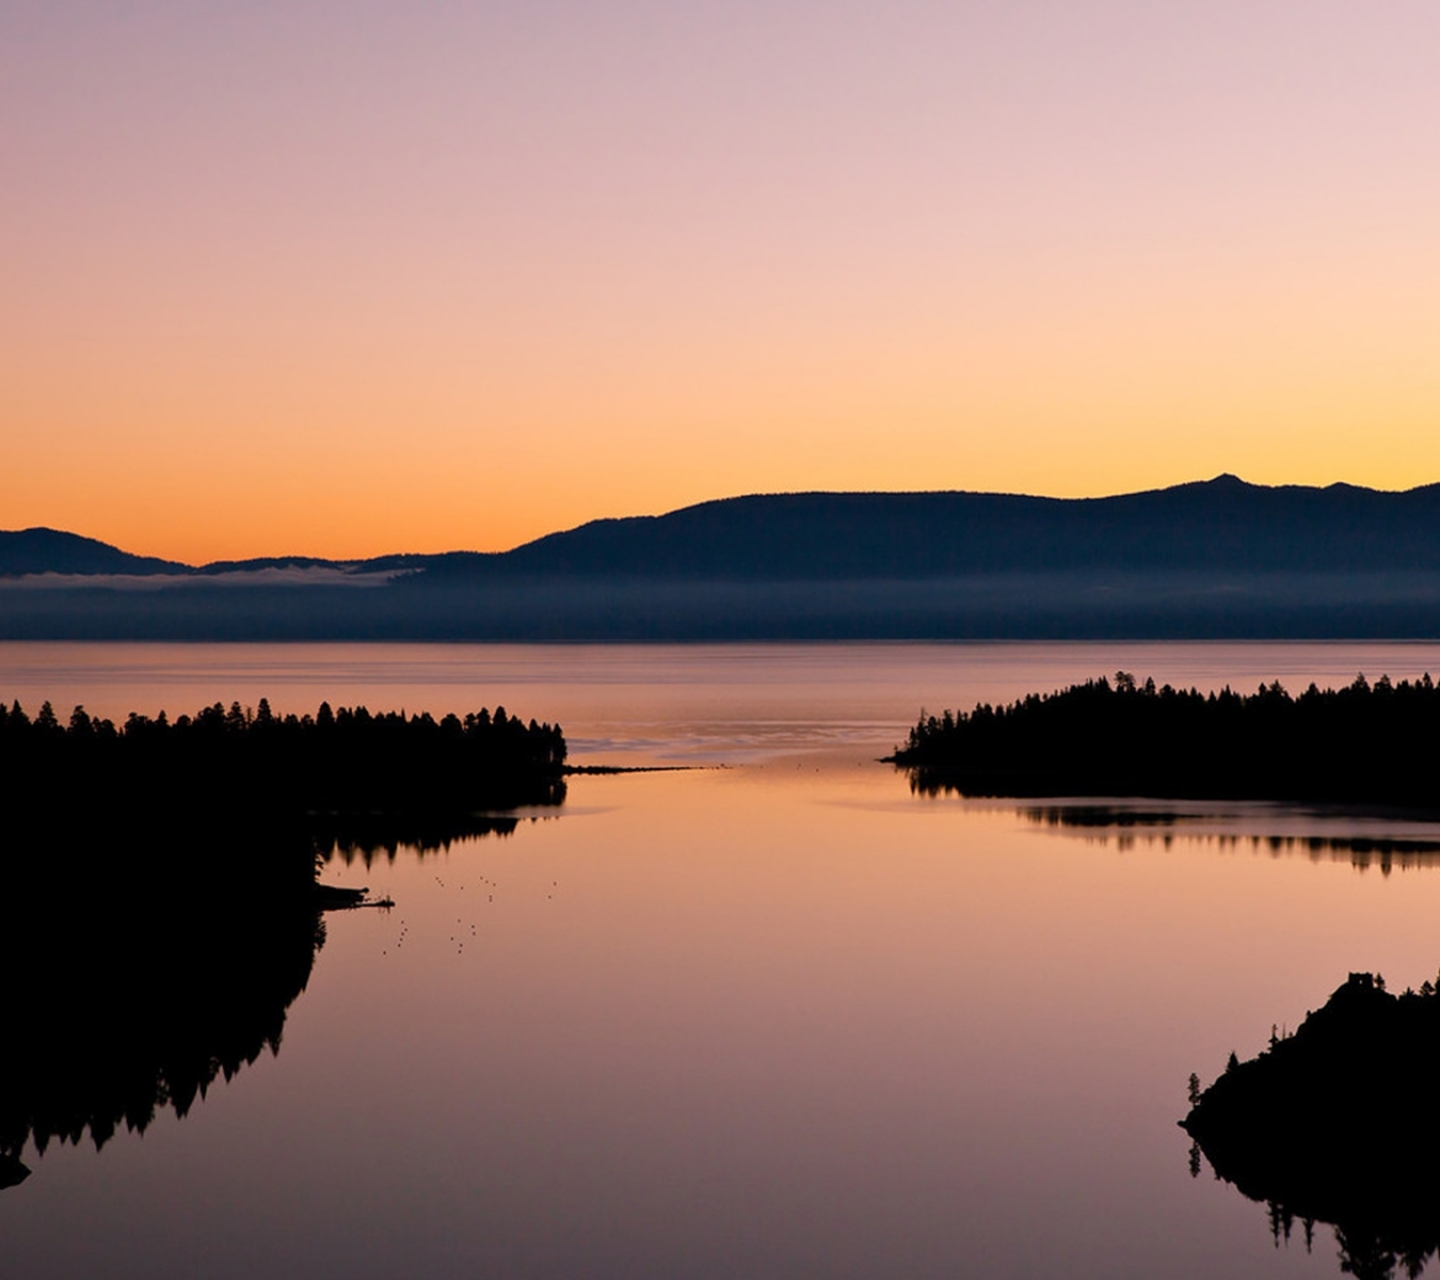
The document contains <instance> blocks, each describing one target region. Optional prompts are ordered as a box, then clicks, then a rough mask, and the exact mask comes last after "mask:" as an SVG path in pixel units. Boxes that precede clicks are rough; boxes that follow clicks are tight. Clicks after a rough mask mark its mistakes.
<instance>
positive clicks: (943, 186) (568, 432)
mask: <svg viewBox="0 0 1440 1280" xmlns="http://www.w3.org/2000/svg"><path fill="white" fill-rule="evenodd" d="M1437 39H1440V11H1437V10H1436V9H1435V7H1434V6H1433V5H1428V4H1422V3H1418V2H1417V0H1402V2H1399V3H1395V4H1391V5H1387V6H1384V7H1383V8H1382V9H1378V10H1377V9H1375V8H1373V7H1363V8H1362V7H1361V6H1359V5H1354V4H1338V3H1325V4H1318V5H1316V4H1300V3H1270V2H1267V3H1262V4H1240V3H1238V2H1236V0H1224V2H1223V3H1217V4H1210V5H1204V6H1201V5H1186V6H1162V7H1158V8H1157V7H1154V6H1136V5H1131V4H1123V3H1091V4H1085V5H1078V6H1055V5H1049V4H1043V3H1021V4H1015V5H1006V6H1000V5H977V4H964V5H957V6H949V7H943V6H931V5H924V4H907V5H900V6H885V7H883V8H882V7H880V6H863V5H849V4H839V5H834V4H831V5H824V6H821V5H813V4H807V3H801V2H800V0H783V2H782V3H779V4H771V5H765V6H760V5H748V4H742V5H735V4H726V5H718V4H713V5H712V4H693V5H686V6H684V7H683V8H674V7H669V6H661V5H654V4H649V3H643V2H641V0H625V2H624V3H622V4H620V5H617V6H606V7H603V9H595V8H587V7H581V6H573V7H572V6H568V5H563V4H557V3H537V4H533V5H529V6H525V7H523V8H522V7H520V6H513V5H507V6H501V5H493V4H482V5H476V6H454V5H449V4H440V3H428V4H418V5H410V6H395V5H376V4H358V5H352V4H347V5H340V4H338V3H336V2H335V0H317V2H316V3H312V4H307V5H302V6H294V5H281V4H266V3H262V4H255V3H247V4H243V5H242V4H239V3H234V2H225V3H217V4H210V5H206V6H203V7H199V8H189V7H180V6H173V5H169V4H162V3H144V4H136V5H127V6H122V7H113V6H102V5H97V4H85V3H80V4H69V5H55V4H44V5H41V4H38V3H30V2H28V0H22V2H21V3H17V4H12V5H8V6H6V14H5V16H4V17H3V19H0V42H3V45H4V47H5V49H6V55H5V56H6V63H7V74H6V76H5V77H4V78H3V80H0V116H3V118H4V119H5V120H6V121H7V127H6V128H5V129H4V130H0V165H3V168H4V172H5V174H6V179H5V193H6V194H5V199H4V200H3V202H0V278H3V280H4V288H3V289H0V388H3V390H0V444H3V457H4V465H3V467H0V526H3V527H5V528H21V527H25V526H28V525H36V524H45V525H50V526H54V527H58V528H67V529H73V530H75V531H77V532H80V533H85V534H88V535H91V536H94V537H100V538H103V539H105V540H106V541H110V542H114V543H117V544H119V545H122V546H124V547H125V548H126V549H127V550H132V551H136V552H143V553H149V554H157V555H164V556H170V557H176V558H180V559H185V560H189V561H200V560H206V559H211V558H218V557H227V556H250V555H263V554H279V553H286V552H305V553H308V554H314V555H330V556H362V555H370V554H378V553H382V552H387V551H395V550H416V551H426V550H432V551H433V550H441V549H446V548H452V547H468V548H476V549H500V548H504V547H507V546H511V545H514V544H516V543H518V542H521V541H524V540H526V539H528V538H531V537H534V536H537V535H539V534H542V533H545V532H548V531H550V530H552V529H556V528H562V527H568V526H571V525H574V524H578V523H580V522H582V521H584V520H587V519H590V518H592V517H595V516H601V515H625V514H637V513H645V512H659V511H664V510H668V509H671V508H674V507H677V506H681V505H684V504H687V503H691V502H696V501H701V500H704V499H707V498H712V497H719V496H724V495H728V494H734V493H742V492H754V491H774V490H796V489H822V488H823V489H938V488H966V489H994V490H1010V491H1023V492H1035V493H1048V494H1056V495H1082V494H1101V493H1113V492H1119V491H1124V490H1129V489H1136V488H1144V487H1150V486H1159V485H1163V484H1171V483H1175V482H1179V481H1183V480H1189V479H1197V478H1202V477H1207V476H1210V475H1214V474H1216V473H1218V472H1221V471H1231V472H1235V473H1238V474H1240V475H1242V476H1244V477H1245V478H1246V479H1248V480H1252V481H1257V482H1264V483H1288V482H1294V483H1328V482H1331V481H1334V480H1347V481H1350V482H1353V483H1359V484H1368V485H1374V486H1378V487H1385V488H1405V487H1410V486H1414V485H1418V484H1424V483H1430V482H1433V481H1435V480H1437V479H1440V429H1437V428H1440V360H1437V354H1436V353H1437V351H1440V342H1437V339H1440V241H1437V238H1436V236H1435V230H1434V229H1435V227H1436V226H1437V225H1440V132H1437V130H1436V128H1435V126H1434V123H1433V122H1434V121H1436V120H1440V77H1437V76H1436V75H1435V74H1434V56H1433V51H1434V49H1435V48H1436V47H1437Z"/></svg>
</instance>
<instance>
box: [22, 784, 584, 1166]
mask: <svg viewBox="0 0 1440 1280" xmlns="http://www.w3.org/2000/svg"><path fill="white" fill-rule="evenodd" d="M563 788H564V784H563V783H560V784H559V785H558V786H556V787H553V788H552V789H551V791H550V793H549V795H550V798H551V799H552V801H553V802H558V801H559V799H561V798H562V797H563ZM526 799H527V800H530V801H533V800H534V799H535V797H533V796H527V797H526ZM517 821H518V820H517V819H516V818H513V817H504V816H495V817H487V816H483V815H464V814H455V815H452V816H444V815H429V816H406V815H395V814H390V815H386V814H370V815H345V816H342V815H334V814H331V815H325V816H321V817H317V816H315V815H310V816H308V817H307V819H306V820H304V821H295V820H289V819H285V820H282V819H279V818H276V817H275V815H273V814H271V815H269V816H268V817H267V818H265V819H264V820H247V819H244V818H243V817H239V816H237V815H236V814H234V813H228V814H225V815H221V816H217V817H207V816H206V815H205V814H203V813H202V812H199V811H197V810H194V809H189V810H187V811H183V812H174V811H172V812H171V813H169V814H165V815H159V814H152V815H151V816H150V817H149V818H148V819H145V820H141V819H139V818H137V815H136V813H135V812H134V811H131V812H130V813H129V814H128V815H127V816H126V817H125V818H124V819H123V820H117V821H115V822H114V823H113V824H111V825H106V824H105V823H104V822H103V821H99V820H95V816H94V815H88V816H86V815H82V820H81V821H80V822H78V824H77V822H76V821H75V820H74V818H73V815H72V819H71V820H70V821H68V822H62V821H60V820H59V819H58V818H57V822H56V826H57V827H60V828H63V830H62V831H61V832H60V833H58V834H57V833H56V832H50V833H49V834H44V835H42V834H40V833H39V832H36V831H30V832H28V833H27V832H26V831H25V830H23V829H13V828H12V830H11V831H9V832H8V833H6V835H5V837H4V838H3V840H0V877H3V880H0V966H3V968H0V972H3V973H4V974H5V976H6V980H5V983H4V985H3V992H0V1018H3V1026H4V1028H5V1052H4V1053H3V1054H0V1187H6V1186H13V1185H16V1184H18V1183H19V1182H21V1181H23V1180H24V1179H25V1177H26V1176H28V1174H29V1172H30V1171H29V1169H28V1168H27V1166H26V1165H25V1164H24V1163H23V1157H24V1155H25V1152H26V1148H27V1146H30V1145H32V1144H33V1148H34V1151H35V1152H36V1153H37V1154H40V1155H43V1154H44V1153H45V1151H46V1149H47V1147H49V1145H50V1144H51V1143H52V1142H55V1141H59V1142H70V1143H77V1144H78V1143H80V1142H81V1141H82V1140H84V1139H85V1138H86V1137H87V1136H88V1137H89V1139H90V1140H91V1141H93V1143H94V1144H95V1146H96V1148H97V1149H98V1148H100V1147H103V1146H104V1145H105V1144H106V1143H107V1142H108V1141H109V1140H110V1139H111V1138H112V1137H113V1136H114V1135H115V1133H116V1132H117V1131H118V1130H120V1129H121V1128H122V1126H123V1127H124V1128H125V1129H127V1130H130V1131H133V1132H144V1130H145V1129H146V1128H147V1127H148V1126H149V1125H150V1124H151V1123H152V1122H153V1121H154V1119H155V1117H156V1115H157V1114H159V1113H160V1112H162V1111H164V1110H166V1109H169V1110H171V1111H173V1112H174V1113H175V1114H176V1115H177V1116H184V1115H185V1114H186V1113H187V1112H188V1111H189V1110H190V1108H191V1107H192V1106H193V1105H194V1103H195V1100H196V1099H197V1098H203V1097H204V1096H205V1095H206V1092H207V1090H208V1089H209V1088H210V1086H211V1085H213V1084H214V1083H215V1081H216V1080H217V1079H220V1078H223V1079H224V1080H226V1081H229V1080H230V1079H231V1078H232V1077H233V1076H234V1075H235V1074H236V1073H237V1072H238V1071H240V1070H241V1069H242V1068H243V1067H245V1066H248V1065H251V1064H253V1063H254V1062H255V1061H256V1060H257V1059H258V1058H259V1057H260V1055H261V1054H262V1053H263V1052H265V1051H266V1050H267V1049H268V1050H269V1051H270V1052H271V1053H278V1052H279V1050H280V1045H281V1040H282V1035H283V1032H284V1028H285V1019H286V1015H287V1012H288V1010H289V1008H290V1006H291V1005H292V1004H293V1003H294V1001H295V999H296V997H298V996H299V995H300V993H301V992H303V991H304V990H305V986H306V983H307V982H308V981H309V978H310V973H311V969H312V968H313V966H314V963H315V957H316V954H317V953H318V951H319V950H320V948H321V946H323V944H324V941H325V924H324V921H323V919H322V912H323V910H324V909H326V908H328V907H335V906H346V905H355V904H356V899H355V898H353V897H351V898H347V897H346V896H345V895H343V894H337V893H336V892H335V891H333V890H329V891H326V890H322V889H321V888H320V887H319V885H318V883H317V879H316V870H317V867H318V865H319V864H320V862H321V861H323V860H324V859H326V858H328V857H331V856H336V855H338V856H340V857H342V858H343V859H344V860H345V861H346V862H347V863H349V862H350V861H351V860H352V859H359V860H360V861H362V862H363V863H364V865H365V866H369V865H370V864H371V861H372V860H373V858H374V857H375V856H376V855H377V854H382V855H384V856H387V857H391V858H393V857H394V856H395V852H396V850H397V849H398V848H400V847H402V846H410V847H414V848H417V849H426V848H440V847H445V846H447V845H448V844H449V843H450V842H451V841H454V840H459V839H464V838H472V837H475V836H480V835H487V834H492V833H493V834H507V833H509V832H512V831H513V830H514V829H515V827H516V825H517ZM25 825H27V824H21V827H22V828H23V827H24V826H25ZM28 825H32V826H33V824H28Z"/></svg>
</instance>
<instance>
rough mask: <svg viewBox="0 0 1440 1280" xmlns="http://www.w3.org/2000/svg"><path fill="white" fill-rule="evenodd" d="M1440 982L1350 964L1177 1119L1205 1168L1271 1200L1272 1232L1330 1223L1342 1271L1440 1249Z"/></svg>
mask: <svg viewBox="0 0 1440 1280" xmlns="http://www.w3.org/2000/svg"><path fill="white" fill-rule="evenodd" d="M1437 1080H1440V993H1437V991H1436V988H1435V986H1434V985H1433V984H1432V983H1430V982H1425V983H1423V984H1422V985H1421V987H1420V989H1419V990H1418V991H1405V992H1403V993H1401V994H1399V995H1397V994H1394V993H1392V992H1389V991H1387V990H1386V989H1385V982H1384V979H1383V978H1381V977H1379V976H1378V975H1373V974H1369V973H1352V974H1351V975H1350V976H1349V978H1348V980H1347V981H1346V982H1345V983H1344V984H1343V985H1342V986H1341V987H1340V988H1339V989H1338V990H1336V991H1335V993H1334V994H1333V995H1331V997H1330V999H1329V1000H1328V1001H1327V1002H1326V1003H1325V1005H1324V1007H1323V1008H1321V1009H1318V1010H1316V1011H1315V1012H1313V1013H1311V1014H1309V1015H1308V1016H1307V1017H1306V1018H1305V1020H1304V1021H1303V1022H1302V1023H1301V1024H1300V1026H1299V1027H1298V1028H1297V1029H1296V1030H1295V1031H1294V1032H1293V1033H1291V1034H1286V1033H1285V1032H1283V1031H1280V1030H1277V1029H1272V1031H1271V1035H1270V1043H1269V1047H1268V1048H1266V1049H1265V1050H1264V1051H1263V1052H1261V1053H1260V1054H1259V1055H1258V1056H1256V1057H1254V1058H1252V1059H1250V1060H1249V1061H1246V1062H1241V1061H1240V1060H1239V1058H1238V1056H1237V1055H1235V1054H1233V1053H1232V1054H1231V1055H1230V1061H1229V1064H1228V1066H1227V1067H1226V1068H1225V1071H1224V1072H1223V1073H1222V1074H1221V1075H1220V1076H1219V1078H1218V1079H1216V1080H1215V1082H1214V1083H1213V1084H1211V1085H1210V1087H1209V1088H1207V1089H1204V1090H1201V1089H1200V1087H1199V1080H1198V1079H1197V1078H1196V1077H1194V1076H1192V1077H1191V1103H1192V1106H1191V1109H1190V1112H1189V1114H1188V1115H1187V1116H1186V1117H1185V1119H1184V1120H1182V1121H1181V1122H1180V1123H1181V1125H1182V1127H1183V1128H1184V1129H1185V1130H1186V1131H1187V1132H1188V1133H1189V1134H1190V1136H1191V1137H1192V1138H1193V1139H1194V1141H1195V1143H1196V1149H1195V1152H1194V1154H1193V1156H1192V1165H1191V1171H1192V1172H1198V1171H1199V1160H1200V1155H1201V1154H1202V1153H1203V1155H1204V1157H1205V1159H1207V1160H1208V1161H1209V1162H1210V1164H1211V1166H1212V1167H1213V1168H1214V1170H1215V1173H1216V1176H1217V1177H1220V1178H1223V1179H1224V1180H1226V1181H1227V1182H1230V1183H1233V1184H1234V1185H1235V1187H1236V1188H1237V1189H1238V1190H1239V1191H1241V1192H1242V1193H1243V1194H1244V1195H1246V1196H1247V1197H1249V1198H1250V1199H1252V1200H1255V1201H1258V1202H1260V1203H1263V1204H1265V1205H1267V1206H1268V1208H1269V1213H1270V1221H1271V1227H1272V1230H1273V1231H1274V1232H1275V1233H1276V1235H1277V1237H1278V1236H1282V1235H1283V1236H1285V1237H1289V1236H1290V1234H1291V1232H1292V1231H1293V1229H1294V1226H1295V1224H1296V1223H1297V1222H1298V1223H1300V1224H1301V1225H1302V1227H1303V1230H1304V1236H1305V1240H1306V1243H1307V1245H1308V1244H1309V1243H1311V1241H1312V1239H1313V1233H1314V1227H1315V1224H1316V1223H1317V1222H1323V1223H1327V1224H1329V1225H1330V1226H1332V1227H1333V1228H1334V1231H1335V1238H1336V1242H1337V1244H1338V1246H1339V1250H1340V1261H1341V1270H1342V1271H1344V1272H1345V1273H1347V1274H1350V1275H1354V1276H1358V1277H1361V1278H1362V1280H1389V1277H1392V1276H1394V1275H1395V1274H1396V1273H1397V1269H1403V1273H1404V1274H1405V1275H1407V1276H1411V1277H1414V1276H1418V1275H1420V1273H1421V1272H1422V1271H1423V1270H1424V1268H1425V1266H1426V1264H1427V1263H1428V1262H1429V1261H1431V1260H1433V1259H1434V1258H1435V1256H1436V1255H1437V1253H1440V1161H1437V1160H1436V1156H1435V1153H1436V1151H1437V1150H1440V1094H1437V1091H1436V1088H1435V1083H1436V1081H1437Z"/></svg>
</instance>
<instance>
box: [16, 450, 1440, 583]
mask: <svg viewBox="0 0 1440 1280" xmlns="http://www.w3.org/2000/svg"><path fill="white" fill-rule="evenodd" d="M282 568H283V569H325V570H332V571H339V572H343V573H345V574H351V575H356V576H362V575H376V574H389V575H392V576H395V577H397V579H398V580H399V581H400V582H401V583H403V584H405V585H408V586H412V587H415V586H426V585H444V586H448V587H453V586H457V585H462V584H463V583H465V582H467V581H482V580H485V579H489V578H500V577H503V578H568V577H579V578H597V577H620V578H641V579H663V580H686V579H695V580H718V581H723V580H742V581H743V580H757V581H766V580H771V581H785V580H813V581H836V580H869V579H899V580H919V579H926V578H944V577H954V576H964V575H970V574H982V575H983V574H990V573H1015V572H1057V571H1058V572H1066V571H1075V570H1100V569H1125V570H1131V571H1135V570H1146V571H1174V570H1236V571H1246V572H1276V571H1280V572H1296V571H1299V572H1367V571H1382V570H1384V571H1396V570H1431V569H1435V570H1440V484H1432V485H1425V486H1420V487H1417V488H1413V489H1408V490H1378V489H1367V488H1364V487H1362V486H1358V485H1350V484H1346V483H1343V482H1340V483H1336V484H1332V485H1328V486H1325V487H1323V488H1322V487H1316V486H1306V485H1278V486H1266V485H1254V484H1250V483H1248V482H1246V481H1244V480H1241V479H1239V478H1238V477H1237V476H1234V475H1230V474H1229V473H1225V474H1222V475H1220V476H1217V477H1215V478H1213V479H1211V480H1203V481H1191V482H1187V483H1185V484H1180V485H1172V486H1169V487H1167V488H1162V489H1149V490H1141V491H1137V492H1134V493H1127V494H1115V495H1110V496H1105V497H1098V498H1054V497H1044V496H1037V495H1029V494H1007V493H986V492H975V491H967V490H930V491H917V492H885V491H869V492H863V491H860V492H841V491H818V490H812V491H806V492H796V493H777V494H745V495H739V496H736V497H730V498H718V499H712V500H710V501H707V502H701V503H695V504H692V505H690V506H687V507H681V508H678V509H676V510H674V511H670V512H666V513H663V514H661V515H653V516H623V517H608V518H602V519H597V520H591V521H587V522H585V523H583V524H580V525H577V526H575V527H574V528H571V529H565V530H558V531H556V532H553V533H549V534H545V535H543V536H542V537H539V538H536V539H533V540H532V541H530V542H526V543H522V544H521V545H519V546H517V547H513V548H511V549H510V550H508V551H500V552H477V551H449V552H440V553H437V554H419V553H397V554H391V555H385V556H376V557H370V558H368V559H362V560H335V559H327V558H324V557H318V556H300V555H296V556H267V557H259V558H254V559H248V560H223V561H213V562H211V563H209V564H205V565H199V566H193V565H186V564H182V563H180V562H178V561H171V560H164V559H161V558H159V557H153V556H136V555H132V554H131V553H128V552H125V551H123V550H121V549H120V548H118V547H113V546H111V545H109V544H107V543H104V542H101V541H99V540H97V539H93V538H85V537H82V536H81V535H78V534H71V533H66V532H64V531H60V530H53V529H46V528H34V529H27V530H18V531H9V532H4V531H0V576H4V577H11V578H13V577H17V576H32V575H37V574H46V573H51V574H67V575H80V576H97V577H99V576H105V575H120V574H129V575H137V576H146V577H161V576H164V577H169V578H193V577H196V576H210V577H218V576H220V575H236V574H246V573H255V572H258V571H260V570H262V569H282Z"/></svg>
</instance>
